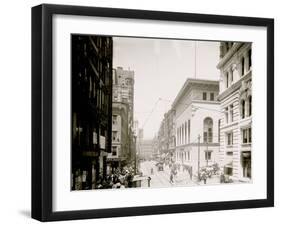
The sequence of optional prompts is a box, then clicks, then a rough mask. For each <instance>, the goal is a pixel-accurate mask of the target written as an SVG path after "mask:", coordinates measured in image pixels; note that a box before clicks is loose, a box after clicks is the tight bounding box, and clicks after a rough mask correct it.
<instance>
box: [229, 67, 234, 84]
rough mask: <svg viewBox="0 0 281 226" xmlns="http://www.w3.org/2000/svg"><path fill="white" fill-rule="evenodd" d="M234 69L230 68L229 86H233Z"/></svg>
mask: <svg viewBox="0 0 281 226" xmlns="http://www.w3.org/2000/svg"><path fill="white" fill-rule="evenodd" d="M233 71H234V70H233V68H232V67H231V68H230V75H229V84H232V82H233Z"/></svg>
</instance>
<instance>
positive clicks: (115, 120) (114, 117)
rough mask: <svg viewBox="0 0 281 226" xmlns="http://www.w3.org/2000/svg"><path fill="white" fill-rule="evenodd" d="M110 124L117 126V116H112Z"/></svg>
mask: <svg viewBox="0 0 281 226" xmlns="http://www.w3.org/2000/svg"><path fill="white" fill-rule="evenodd" d="M112 124H113V125H116V124H117V115H112Z"/></svg>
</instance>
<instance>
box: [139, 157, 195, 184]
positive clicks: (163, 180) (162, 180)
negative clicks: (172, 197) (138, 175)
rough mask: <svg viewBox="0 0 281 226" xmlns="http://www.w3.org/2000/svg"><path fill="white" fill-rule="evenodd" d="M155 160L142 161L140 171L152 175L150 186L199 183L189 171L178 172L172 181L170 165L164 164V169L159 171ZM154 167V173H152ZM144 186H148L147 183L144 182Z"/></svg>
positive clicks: (145, 174)
mask: <svg viewBox="0 0 281 226" xmlns="http://www.w3.org/2000/svg"><path fill="white" fill-rule="evenodd" d="M155 164H156V162H155V161H144V162H141V163H140V171H141V172H142V173H143V175H144V176H150V177H151V181H150V187H173V186H190V185H197V184H196V183H195V182H193V181H191V180H190V177H189V173H188V172H187V171H185V172H178V174H177V175H176V177H175V178H174V183H170V172H171V171H170V169H169V167H168V166H164V171H158V170H157V167H156V166H155ZM151 169H153V173H151ZM142 186H143V187H147V183H143V184H142Z"/></svg>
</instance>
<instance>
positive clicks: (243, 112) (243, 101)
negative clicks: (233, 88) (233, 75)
mask: <svg viewBox="0 0 281 226" xmlns="http://www.w3.org/2000/svg"><path fill="white" fill-rule="evenodd" d="M245 110H246V109H245V100H242V101H241V118H245Z"/></svg>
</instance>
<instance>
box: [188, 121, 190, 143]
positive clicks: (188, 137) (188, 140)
mask: <svg viewBox="0 0 281 226" xmlns="http://www.w3.org/2000/svg"><path fill="white" fill-rule="evenodd" d="M188 143H190V119H189V120H188Z"/></svg>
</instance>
